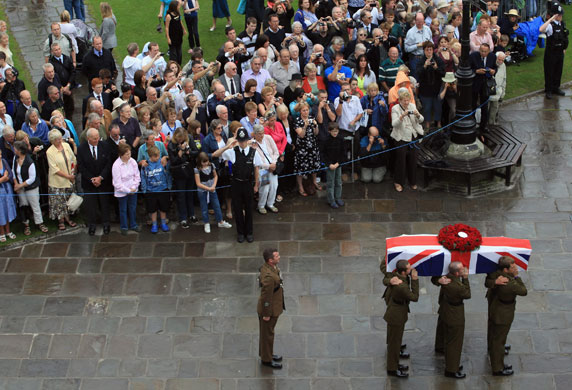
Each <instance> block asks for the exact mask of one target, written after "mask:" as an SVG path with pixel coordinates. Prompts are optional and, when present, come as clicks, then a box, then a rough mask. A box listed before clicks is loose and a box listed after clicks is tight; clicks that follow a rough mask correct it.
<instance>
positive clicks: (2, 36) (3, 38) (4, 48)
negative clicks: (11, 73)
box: [0, 32, 14, 66]
mask: <svg viewBox="0 0 572 390" xmlns="http://www.w3.org/2000/svg"><path fill="white" fill-rule="evenodd" d="M0 51H1V52H3V53H4V54H6V63H7V64H8V65H10V66H14V60H13V59H12V50H10V37H9V36H8V34H6V33H5V32H0Z"/></svg>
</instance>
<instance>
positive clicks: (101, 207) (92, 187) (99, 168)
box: [77, 128, 113, 236]
mask: <svg viewBox="0 0 572 390" xmlns="http://www.w3.org/2000/svg"><path fill="white" fill-rule="evenodd" d="M86 135H87V141H85V142H83V143H82V144H81V145H80V146H79V148H78V151H77V166H78V169H79V172H80V173H81V185H82V187H83V190H84V191H85V195H84V198H83V199H84V203H83V209H84V210H85V212H86V214H87V223H88V233H89V235H90V236H93V235H94V234H95V228H96V223H97V217H98V215H100V217H101V222H102V223H103V234H109V231H110V226H109V195H108V194H107V193H108V192H110V191H111V190H112V185H111V164H112V163H113V161H111V154H110V152H109V150H108V148H107V145H106V144H105V142H100V135H99V131H98V130H97V129H95V128H89V129H88V130H87V134H86Z"/></svg>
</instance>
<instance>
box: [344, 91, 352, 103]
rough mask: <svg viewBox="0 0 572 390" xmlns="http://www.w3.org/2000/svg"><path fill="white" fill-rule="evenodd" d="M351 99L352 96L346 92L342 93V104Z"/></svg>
mask: <svg viewBox="0 0 572 390" xmlns="http://www.w3.org/2000/svg"><path fill="white" fill-rule="evenodd" d="M351 98H352V96H351V95H350V94H348V93H347V92H344V93H343V94H342V100H343V101H344V102H347V101H348V100H351Z"/></svg>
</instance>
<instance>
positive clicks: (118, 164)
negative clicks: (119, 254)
mask: <svg viewBox="0 0 572 390" xmlns="http://www.w3.org/2000/svg"><path fill="white" fill-rule="evenodd" d="M117 151H118V155H119V158H118V159H117V160H115V162H114V163H113V167H112V168H111V173H112V176H113V188H114V189H115V197H116V198H117V200H118V203H119V224H120V228H121V234H122V235H126V234H127V230H128V229H129V230H134V231H136V232H140V231H141V228H140V227H139V226H138V225H137V221H136V215H137V188H138V187H139V183H140V182H141V176H140V175H139V169H138V167H137V162H136V161H135V160H134V159H132V158H131V146H129V145H127V144H126V143H124V142H120V143H119V145H117Z"/></svg>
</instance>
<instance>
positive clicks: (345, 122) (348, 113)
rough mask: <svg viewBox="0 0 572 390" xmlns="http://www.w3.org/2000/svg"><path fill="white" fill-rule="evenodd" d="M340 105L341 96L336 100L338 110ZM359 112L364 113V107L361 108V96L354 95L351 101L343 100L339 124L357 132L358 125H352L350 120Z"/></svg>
mask: <svg viewBox="0 0 572 390" xmlns="http://www.w3.org/2000/svg"><path fill="white" fill-rule="evenodd" d="M339 105H340V98H339V97H337V98H336V100H334V109H336V110H337V109H338V106H339ZM359 114H363V108H361V103H360V101H359V98H358V97H357V96H353V95H352V98H351V100H350V101H349V102H343V105H342V115H340V116H339V117H338V126H340V129H342V130H347V131H349V132H352V133H353V132H355V131H356V130H357V126H356V125H354V126H353V127H351V126H350V122H351V121H353V120H354V118H355V117H356V116H358V115H359Z"/></svg>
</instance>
